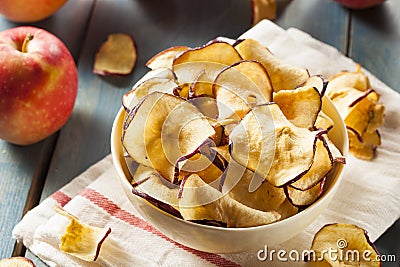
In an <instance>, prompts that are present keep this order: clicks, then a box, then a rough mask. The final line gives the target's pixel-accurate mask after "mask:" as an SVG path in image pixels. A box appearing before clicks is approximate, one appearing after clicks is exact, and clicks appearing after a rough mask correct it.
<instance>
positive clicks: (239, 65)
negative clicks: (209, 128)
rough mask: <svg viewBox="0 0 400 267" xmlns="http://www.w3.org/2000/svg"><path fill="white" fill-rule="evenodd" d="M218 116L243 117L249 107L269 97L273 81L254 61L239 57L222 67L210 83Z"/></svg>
mask: <svg viewBox="0 0 400 267" xmlns="http://www.w3.org/2000/svg"><path fill="white" fill-rule="evenodd" d="M212 91H213V95H214V97H215V99H216V101H217V106H218V110H219V119H226V118H239V119H241V118H243V117H244V115H246V113H247V112H249V110H250V109H251V107H253V106H255V105H260V104H265V103H268V102H270V101H271V100H272V92H273V88H272V83H271V80H270V78H269V75H268V72H267V71H266V69H265V68H264V67H263V65H261V64H260V63H259V62H257V61H250V60H242V61H239V62H236V63H234V64H233V65H231V66H229V67H226V68H224V69H223V70H222V71H221V72H220V73H219V74H218V75H217V77H216V78H215V80H214V82H213V85H212Z"/></svg>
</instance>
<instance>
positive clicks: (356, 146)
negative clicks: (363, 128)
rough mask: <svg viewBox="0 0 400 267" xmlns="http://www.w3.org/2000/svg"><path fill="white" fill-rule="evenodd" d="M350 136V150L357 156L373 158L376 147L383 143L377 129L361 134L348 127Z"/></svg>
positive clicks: (367, 158)
mask: <svg viewBox="0 0 400 267" xmlns="http://www.w3.org/2000/svg"><path fill="white" fill-rule="evenodd" d="M347 134H348V137H349V151H350V152H351V153H352V154H353V155H354V156H356V157H357V158H360V159H364V160H372V159H373V158H374V156H375V151H376V148H377V147H378V146H379V145H380V144H381V136H380V134H379V131H378V130H376V131H374V132H372V133H364V134H363V135H362V136H360V135H359V134H358V133H357V132H356V131H354V130H353V129H352V128H350V127H347Z"/></svg>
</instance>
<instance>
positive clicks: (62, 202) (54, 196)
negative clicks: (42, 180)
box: [50, 191, 71, 207]
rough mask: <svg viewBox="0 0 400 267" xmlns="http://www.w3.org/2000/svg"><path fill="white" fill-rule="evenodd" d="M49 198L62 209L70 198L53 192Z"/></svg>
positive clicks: (59, 192) (61, 193)
mask: <svg viewBox="0 0 400 267" xmlns="http://www.w3.org/2000/svg"><path fill="white" fill-rule="evenodd" d="M50 197H51V198H52V199H54V200H55V201H57V203H58V204H60V205H61V207H64V206H65V205H66V204H67V203H68V202H70V201H71V197H70V196H68V195H67V194H65V193H63V192H61V191H56V192H54V193H53V194H52V195H51V196H50Z"/></svg>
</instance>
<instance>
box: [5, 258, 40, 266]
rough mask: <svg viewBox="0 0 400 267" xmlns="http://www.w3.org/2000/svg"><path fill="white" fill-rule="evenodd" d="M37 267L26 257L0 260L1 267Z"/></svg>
mask: <svg viewBox="0 0 400 267" xmlns="http://www.w3.org/2000/svg"><path fill="white" fill-rule="evenodd" d="M35 266H36V265H35V264H34V263H33V262H32V261H31V260H30V259H28V258H25V257H21V256H18V257H11V258H4V259H1V260H0V267H35Z"/></svg>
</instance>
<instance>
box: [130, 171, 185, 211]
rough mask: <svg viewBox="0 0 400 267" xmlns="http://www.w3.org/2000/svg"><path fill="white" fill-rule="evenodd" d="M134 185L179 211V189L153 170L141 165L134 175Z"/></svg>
mask: <svg viewBox="0 0 400 267" xmlns="http://www.w3.org/2000/svg"><path fill="white" fill-rule="evenodd" d="M132 182H133V185H134V187H135V188H136V189H138V190H140V191H142V192H143V193H146V194H148V195H150V196H152V197H153V198H155V199H157V200H159V201H161V202H164V203H166V204H168V205H170V206H172V207H173V208H175V209H179V205H178V193H179V187H178V186H176V185H174V184H171V183H169V182H168V181H166V180H165V179H164V178H162V177H160V175H159V174H158V172H157V171H156V170H154V169H153V168H150V167H147V166H144V165H139V166H138V168H137V169H136V172H135V173H134V175H133V181H132Z"/></svg>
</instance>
